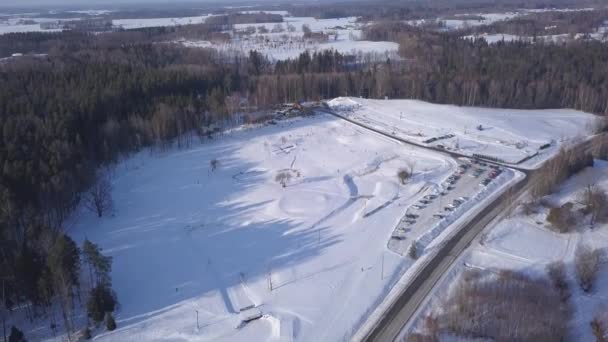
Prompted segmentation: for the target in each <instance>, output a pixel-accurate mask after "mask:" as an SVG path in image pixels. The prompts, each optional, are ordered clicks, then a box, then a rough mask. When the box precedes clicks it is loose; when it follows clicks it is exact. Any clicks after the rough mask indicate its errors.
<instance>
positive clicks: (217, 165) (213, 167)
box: [209, 158, 220, 171]
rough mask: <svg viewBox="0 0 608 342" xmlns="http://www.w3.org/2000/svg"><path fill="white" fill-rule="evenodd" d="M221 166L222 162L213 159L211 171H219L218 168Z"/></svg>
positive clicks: (210, 165)
mask: <svg viewBox="0 0 608 342" xmlns="http://www.w3.org/2000/svg"><path fill="white" fill-rule="evenodd" d="M219 166H220V161H219V160H217V159H215V158H213V159H211V160H210V161H209V167H210V168H211V171H215V170H217V168H218V167H219Z"/></svg>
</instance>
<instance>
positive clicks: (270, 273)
mask: <svg viewBox="0 0 608 342" xmlns="http://www.w3.org/2000/svg"><path fill="white" fill-rule="evenodd" d="M268 289H269V290H270V292H272V269H271V268H268Z"/></svg>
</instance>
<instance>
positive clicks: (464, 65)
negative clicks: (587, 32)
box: [0, 18, 608, 326]
mask: <svg viewBox="0 0 608 342" xmlns="http://www.w3.org/2000/svg"><path fill="white" fill-rule="evenodd" d="M230 20H236V21H237V22H238V20H240V19H239V18H232V19H231V18H221V19H217V21H218V24H222V25H224V24H227V23H229V22H230ZM273 20H274V18H273ZM276 20H278V19H276ZM220 26H221V25H220ZM177 30H181V31H180V32H177ZM184 35H185V36H188V35H197V36H200V35H203V36H214V37H217V36H219V35H221V32H220V30H219V29H218V28H217V25H212V26H205V25H192V26H191V27H184V28H156V29H142V30H134V31H124V32H112V33H107V34H99V35H94V34H86V33H76V32H63V33H51V34H48V33H15V34H5V35H2V36H0V56H1V57H6V56H9V55H10V52H11V51H14V49H15V47H19V49H20V50H21V51H24V52H26V53H30V54H40V55H30V56H24V57H22V58H18V59H10V58H9V59H5V60H3V61H2V62H0V126H1V127H0V235H1V236H2V238H1V239H0V244H1V245H0V253H1V255H0V279H1V280H2V283H3V291H4V296H5V303H6V304H7V307H12V306H18V305H20V304H22V303H31V304H33V305H32V306H31V313H30V314H31V316H32V317H35V316H36V315H38V314H40V313H42V312H45V310H48V308H49V307H50V305H51V303H52V302H53V301H55V302H60V303H61V308H62V310H63V316H62V317H63V318H62V319H63V320H64V321H65V324H66V326H69V325H70V323H69V320H70V318H69V317H70V312H71V311H72V310H73V308H72V307H73V305H74V301H75V300H76V298H75V296H76V293H77V291H76V289H78V288H79V287H80V286H82V283H83V282H82V279H81V273H84V274H87V275H89V277H90V279H87V281H86V283H87V284H89V286H90V287H91V288H90V291H91V293H92V294H93V296H92V297H91V298H93V299H92V300H91V301H90V302H88V303H87V304H86V305H87V308H88V311H89V315H91V317H92V319H94V320H99V321H102V320H104V319H105V317H104V313H105V312H111V311H113V310H114V308H115V306H116V304H117V300H120V298H118V299H117V298H115V295H114V294H113V291H112V289H111V279H110V278H109V273H110V269H111V259H107V257H104V256H103V255H102V254H101V252H100V250H99V249H98V247H97V246H95V245H94V244H93V243H90V242H85V244H84V245H83V246H78V245H76V243H75V242H74V241H73V240H71V239H70V237H69V236H67V235H66V234H65V230H64V228H65V227H64V224H65V221H66V219H67V218H68V217H69V215H70V214H71V213H72V212H73V210H74V209H75V208H76V207H77V206H78V205H79V204H80V203H83V201H87V200H88V199H87V196H89V195H90V191H89V190H90V189H91V188H92V187H95V186H99V182H100V176H99V174H100V173H99V170H100V169H102V168H106V167H111V165H112V164H113V163H115V162H116V161H117V160H118V159H119V158H120V157H123V156H125V155H128V154H129V153H132V152H135V151H138V150H141V149H143V148H145V147H156V148H163V147H165V146H168V145H169V144H174V143H175V144H178V145H180V146H184V145H188V144H189V143H190V142H191V139H193V138H192V137H194V139H199V138H200V139H201V140H203V141H204V140H205V139H207V137H206V136H207V132H208V130H207V129H206V127H210V126H211V125H213V126H220V127H222V126H225V125H231V124H233V123H234V122H236V121H237V114H238V113H239V112H241V111H243V110H256V111H259V110H265V109H269V108H271V107H273V106H275V105H277V104H281V103H286V102H295V101H304V100H322V99H329V98H333V97H337V96H357V97H359V96H361V97H369V98H384V97H385V96H388V97H389V98H409V99H420V100H424V101H430V102H436V103H446V104H456V105H462V106H488V107H501V108H528V109H530V108H562V107H567V108H574V109H578V110H582V111H587V112H592V113H596V114H598V115H607V114H608V45H606V44H605V43H601V42H597V41H592V40H580V41H573V42H570V43H568V44H549V43H540V42H536V43H532V42H499V43H497V44H492V45H490V44H488V43H486V42H485V41H483V40H464V39H461V38H459V37H458V36H457V35H454V34H452V33H449V32H438V31H428V30H425V29H423V28H416V27H412V26H408V25H405V24H402V23H378V24H374V25H370V26H368V27H366V29H365V30H364V32H363V35H364V39H367V40H376V41H380V40H390V41H394V42H397V43H399V45H400V48H399V55H400V57H401V58H399V59H393V60H391V59H388V58H385V59H382V60H378V59H377V58H366V57H365V56H359V57H357V56H347V55H342V54H339V53H338V52H335V51H325V52H319V53H314V54H310V53H303V54H301V55H300V56H299V57H298V58H296V59H292V60H288V61H280V62H271V61H269V60H267V59H266V58H265V57H264V56H263V55H262V54H260V53H257V52H251V53H249V55H246V56H239V55H225V54H222V53H219V52H217V51H214V50H210V49H200V48H199V49H195V48H186V47H183V46H180V45H177V44H169V43H159V42H162V41H166V40H168V39H171V38H173V37H176V36H184ZM243 103H246V106H245V107H246V108H247V109H243V108H245V107H244V106H243ZM101 189H102V190H103V187H102V188H101ZM103 214H108V213H107V211H100V215H103ZM82 270H86V271H85V272H81V271H82Z"/></svg>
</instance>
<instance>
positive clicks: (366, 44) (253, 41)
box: [181, 16, 399, 61]
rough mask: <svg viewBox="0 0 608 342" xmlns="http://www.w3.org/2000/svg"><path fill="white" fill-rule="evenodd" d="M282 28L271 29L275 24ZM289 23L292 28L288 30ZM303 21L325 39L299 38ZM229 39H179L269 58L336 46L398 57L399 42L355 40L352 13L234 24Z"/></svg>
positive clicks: (354, 52)
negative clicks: (244, 33) (245, 32)
mask: <svg viewBox="0 0 608 342" xmlns="http://www.w3.org/2000/svg"><path fill="white" fill-rule="evenodd" d="M277 25H278V26H280V27H281V28H282V29H283V31H281V32H272V30H273V29H274V27H275V26H277ZM289 25H291V26H293V27H294V28H295V30H294V31H293V32H290V31H289V30H288V26H289ZM303 25H308V27H309V28H310V30H311V31H312V32H317V33H319V32H323V33H325V34H330V38H329V40H327V41H321V42H318V41H315V40H312V39H303V35H304V33H303V30H302V27H303ZM249 27H254V28H255V29H256V32H257V33H255V34H252V35H249V36H246V37H237V36H235V33H234V31H236V32H238V31H243V30H245V29H247V28H249ZM261 27H263V28H266V30H268V33H259V28H261ZM234 31H230V32H231V33H232V39H231V40H230V41H229V42H227V43H226V42H221V43H220V42H209V41H201V40H184V41H181V43H182V44H183V45H185V46H189V47H206V48H214V49H217V50H219V51H222V52H228V53H238V54H248V53H249V51H252V50H255V51H258V52H260V53H261V54H263V55H265V56H266V57H267V58H268V59H270V60H274V61H277V60H286V59H293V58H296V57H298V56H299V55H300V54H301V53H302V52H304V51H309V52H311V53H313V52H317V51H323V50H332V49H333V50H336V51H338V52H340V53H343V54H351V55H362V54H371V55H374V56H375V57H376V58H379V59H381V60H386V58H392V59H398V58H399V56H398V55H397V50H398V49H399V44H397V43H394V42H373V41H362V40H359V38H360V36H361V24H359V23H357V18H356V17H347V18H336V19H316V18H313V17H289V16H286V17H284V22H283V23H258V24H238V25H234Z"/></svg>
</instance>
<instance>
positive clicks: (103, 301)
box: [87, 285, 117, 323]
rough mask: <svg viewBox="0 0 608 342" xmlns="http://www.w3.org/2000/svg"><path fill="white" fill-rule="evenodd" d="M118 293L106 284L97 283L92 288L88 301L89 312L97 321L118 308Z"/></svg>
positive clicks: (94, 320)
mask: <svg viewBox="0 0 608 342" xmlns="http://www.w3.org/2000/svg"><path fill="white" fill-rule="evenodd" d="M116 304H117V301H116V295H115V294H114V292H113V291H112V290H111V289H109V288H108V287H106V286H104V285H97V286H96V287H94V288H93V289H92V290H91V293H90V296H89V300H88V301H87V313H88V315H89V317H90V318H91V319H92V320H93V322H95V323H100V322H101V321H103V319H104V315H105V313H106V312H113V311H114V309H115V308H116Z"/></svg>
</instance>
